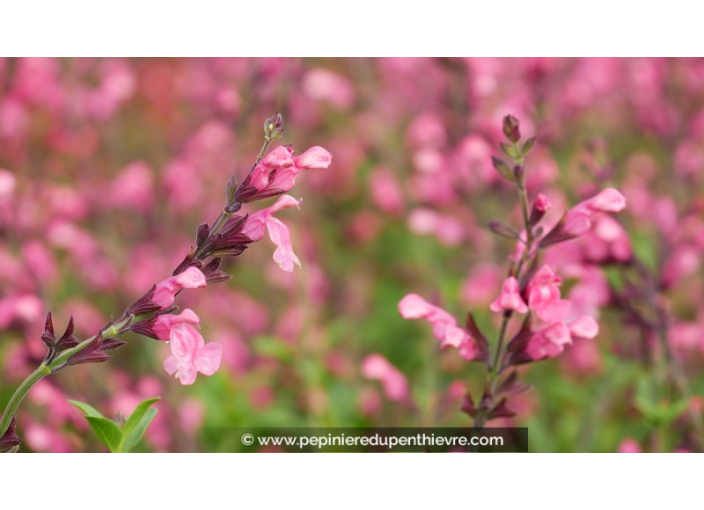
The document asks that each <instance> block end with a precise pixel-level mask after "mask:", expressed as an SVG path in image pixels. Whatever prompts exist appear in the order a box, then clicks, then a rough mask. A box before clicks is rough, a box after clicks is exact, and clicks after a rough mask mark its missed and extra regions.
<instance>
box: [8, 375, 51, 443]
mask: <svg viewBox="0 0 704 510" xmlns="http://www.w3.org/2000/svg"><path fill="white" fill-rule="evenodd" d="M49 374H51V369H50V368H49V367H47V366H46V365H45V364H44V363H42V364H41V365H39V368H37V369H36V370H35V371H34V372H32V373H31V374H30V375H29V377H27V378H26V379H25V380H24V381H22V384H20V385H19V387H18V388H17V390H16V391H15V393H14V395H12V398H10V401H9V402H8V403H7V407H5V411H4V412H3V414H2V420H1V421H0V437H2V436H4V435H5V432H7V429H8V428H10V422H11V421H12V417H13V416H14V415H15V412H16V411H17V408H18V407H19V406H20V403H21V402H22V399H24V396H25V395H26V394H27V392H28V391H29V390H30V389H31V388H32V386H34V385H35V384H36V383H37V382H38V381H39V380H41V379H42V378H43V377H45V376H47V375H49Z"/></svg>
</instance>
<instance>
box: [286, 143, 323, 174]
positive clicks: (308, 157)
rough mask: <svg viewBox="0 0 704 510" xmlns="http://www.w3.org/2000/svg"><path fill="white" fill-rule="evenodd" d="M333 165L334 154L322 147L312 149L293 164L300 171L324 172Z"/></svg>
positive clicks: (295, 159) (297, 158) (294, 160)
mask: <svg viewBox="0 0 704 510" xmlns="http://www.w3.org/2000/svg"><path fill="white" fill-rule="evenodd" d="M330 163H332V154H330V153H329V152H328V151H326V150H325V149H323V148H322V147H318V146H315V147H311V148H310V149H308V150H307V151H305V152H304V153H303V154H301V155H300V156H297V157H295V158H294V159H293V164H294V165H295V167H296V168H298V169H300V170H322V169H325V168H327V167H329V166H330Z"/></svg>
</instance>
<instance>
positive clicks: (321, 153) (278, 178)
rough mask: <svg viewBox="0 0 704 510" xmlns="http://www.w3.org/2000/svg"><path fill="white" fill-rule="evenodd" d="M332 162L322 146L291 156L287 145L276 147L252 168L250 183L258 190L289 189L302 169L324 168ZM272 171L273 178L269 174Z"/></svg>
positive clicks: (330, 156) (291, 152)
mask: <svg viewBox="0 0 704 510" xmlns="http://www.w3.org/2000/svg"><path fill="white" fill-rule="evenodd" d="M330 163H332V155H331V154H330V153H329V152H328V151H326V150H325V149H323V148H322V147H311V148H310V149H308V150H307V151H306V152H304V153H303V154H301V155H300V156H297V157H296V158H294V157H293V151H292V150H291V149H290V148H288V147H283V146H281V147H277V148H276V149H274V150H273V151H271V152H270V153H269V154H267V155H266V156H265V157H264V158H263V159H262V160H261V161H260V162H259V164H257V166H256V167H255V168H254V170H252V174H251V175H250V183H251V184H252V186H254V187H255V188H257V189H258V190H263V189H266V188H271V189H274V188H275V189H279V190H281V191H289V190H290V189H291V188H293V185H294V184H295V183H296V177H297V176H298V174H300V173H301V172H302V171H303V170H315V169H324V168H327V167H329V166H330ZM272 172H274V175H273V178H271V174H272Z"/></svg>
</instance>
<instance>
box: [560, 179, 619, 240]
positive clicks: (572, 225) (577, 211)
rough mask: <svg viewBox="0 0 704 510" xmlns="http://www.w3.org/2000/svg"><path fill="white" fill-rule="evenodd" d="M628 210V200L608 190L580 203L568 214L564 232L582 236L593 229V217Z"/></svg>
mask: <svg viewBox="0 0 704 510" xmlns="http://www.w3.org/2000/svg"><path fill="white" fill-rule="evenodd" d="M625 208H626V198H625V197H624V196H623V195H622V194H621V192H619V191H617V190H615V189H613V188H607V189H605V190H603V191H602V192H601V193H599V194H598V195H595V196H593V197H592V198H589V199H587V200H584V201H583V202H580V203H579V204H577V205H576V206H574V207H573V208H572V209H570V210H569V211H568V212H567V217H566V218H565V225H564V226H563V230H564V231H565V232H567V233H569V234H572V235H574V236H580V235H582V234H585V233H586V232H588V231H589V229H591V227H592V223H591V217H592V215H593V214H594V213H598V212H619V211H623V210H624V209H625Z"/></svg>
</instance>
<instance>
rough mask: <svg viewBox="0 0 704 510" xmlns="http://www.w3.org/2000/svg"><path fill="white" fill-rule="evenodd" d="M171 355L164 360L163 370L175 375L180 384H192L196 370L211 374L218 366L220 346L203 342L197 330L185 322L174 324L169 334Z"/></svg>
mask: <svg viewBox="0 0 704 510" xmlns="http://www.w3.org/2000/svg"><path fill="white" fill-rule="evenodd" d="M169 340H170V342H171V356H169V357H168V358H166V359H165V360H164V370H166V372H168V374H169V375H174V374H175V375H176V378H178V380H179V381H181V384H184V385H188V384H193V383H194V382H195V380H196V376H197V375H198V372H200V373H201V374H203V375H213V374H214V373H215V372H216V371H217V370H218V368H220V359H221V358H222V346H221V345H220V344H219V343H218V342H210V343H209V344H207V345H206V344H205V341H204V340H203V337H202V336H201V335H200V333H198V331H197V330H196V329H195V328H194V327H193V326H191V325H190V324H187V323H185V322H183V323H181V324H176V325H175V326H174V327H172V328H171V331H170V334H169Z"/></svg>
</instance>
